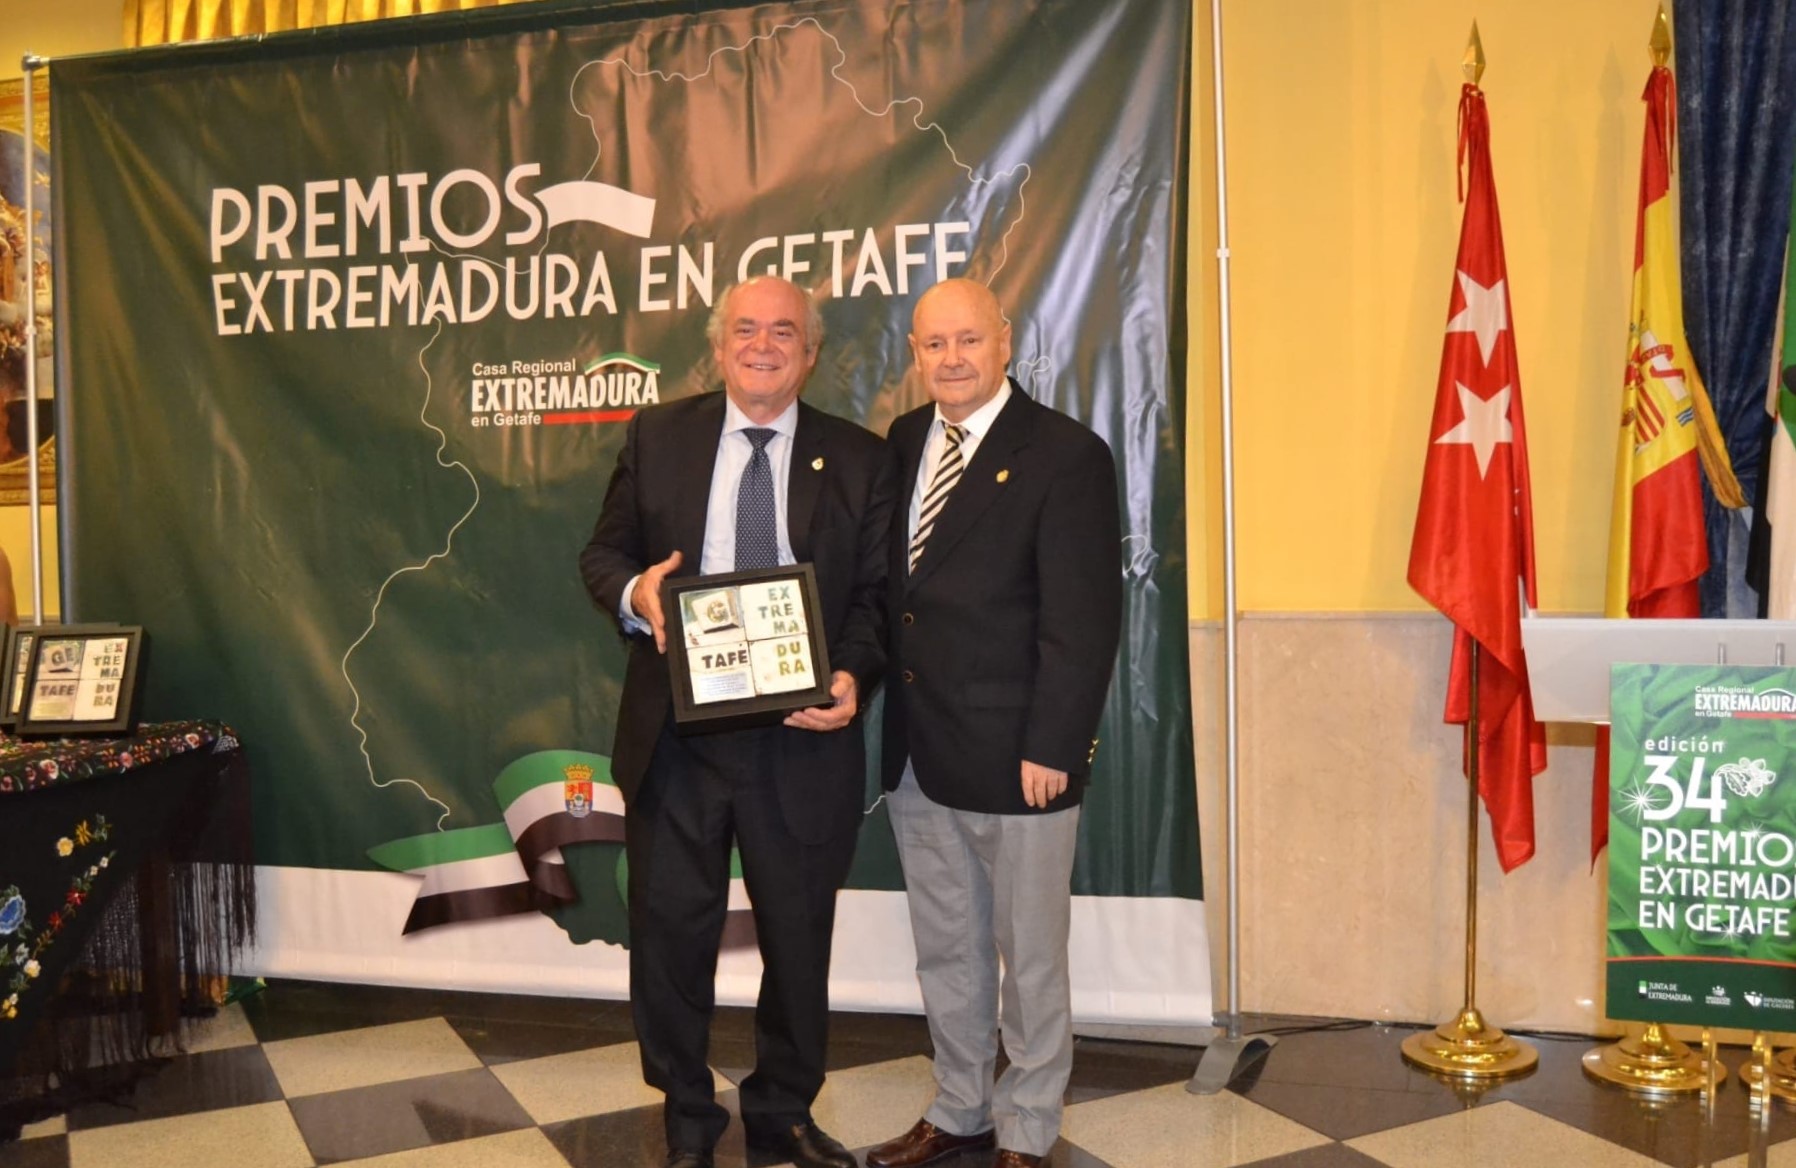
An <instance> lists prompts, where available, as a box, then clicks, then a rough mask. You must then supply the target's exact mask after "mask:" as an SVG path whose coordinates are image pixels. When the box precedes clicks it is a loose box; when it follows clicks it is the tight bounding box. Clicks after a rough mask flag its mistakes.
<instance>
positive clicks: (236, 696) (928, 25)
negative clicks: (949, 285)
mask: <svg viewBox="0 0 1796 1168" xmlns="http://www.w3.org/2000/svg"><path fill="white" fill-rule="evenodd" d="M1189 43H1190V25H1189V12H1188V10H1187V8H1186V6H1185V5H1183V4H1168V3H1165V2H1164V0H1111V2H1107V3H1104V4H1089V3H1084V2H1082V0H1005V2H994V3H981V4H961V3H957V2H953V0H922V2H919V3H905V4H897V3H893V2H890V0H846V2H844V0H832V2H830V3H791V4H784V3H779V4H766V5H758V6H754V7H728V6H707V5H697V6H695V5H693V4H689V3H688V4H678V5H675V4H671V3H661V4H642V3H634V4H611V5H605V4H598V5H594V4H580V5H578V6H573V5H558V4H544V5H528V6H523V7H522V8H505V9H498V10H488V11H484V12H478V13H472V14H455V15H448V16H438V17H420V18H411V19H407V20H404V21H389V22H376V23H374V24H369V25H362V26H351V27H348V28H344V29H340V30H329V31H315V32H311V33H307V34H303V35H284V36H275V37H268V38H257V39H245V40H242V41H234V42H222V43H218V44H211V45H197V46H189V47H183V48H179V49H172V50H154V51H146V52H134V53H129V54H116V55H108V56H102V57H93V58H74V59H69V60H66V61H57V62H55V63H54V64H53V70H52V72H53V82H54V86H55V99H54V102H53V108H52V129H53V139H54V141H53V146H54V149H53V158H54V173H53V195H54V208H55V215H56V222H57V234H56V240H55V243H56V255H55V259H56V264H57V279H58V281H59V301H58V310H59V317H58V321H57V333H56V342H57V346H58V356H59V362H58V378H59V381H58V403H59V408H60V410H61V414H60V416H59V431H58V432H59V439H58V441H59V444H60V445H61V449H60V451H59V456H60V457H61V459H62V473H63V476H64V481H63V484H62V489H63V492H64V493H63V496H62V498H63V500H64V503H63V506H62V510H61V519H62V524H63V531H62V538H63V544H62V547H63V561H62V562H63V566H64V567H63V570H64V574H65V578H64V589H65V594H66V605H67V608H66V611H67V612H68V613H69V614H70V615H71V617H78V618H80V619H84V620H91V619H109V620H119V621H126V622H132V623H141V624H143V625H145V626H146V627H147V628H148V629H149V630H150V631H151V634H152V636H153V639H154V649H153V652H152V654H151V657H150V661H151V665H150V675H149V685H148V699H147V713H148V714H149V715H150V716H152V717H167V716H175V715H193V714H204V715H206V716H208V717H216V718H221V719H224V720H227V721H228V722H229V723H230V724H231V725H233V726H234V727H236V728H237V729H238V731H239V732H240V733H241V736H242V738H243V740H244V742H245V744H246V746H247V748H248V751H249V755H250V758H251V763H252V768H253V771H254V773H255V776H256V781H257V809H256V847H257V854H258V858H259V861H260V862H261V863H262V864H264V865H268V866H270V867H278V868H285V869H326V870H336V871H340V872H351V871H356V870H368V869H373V868H376V867H377V863H376V861H377V860H384V861H385V862H387V863H388V864H389V865H390V866H404V865H405V864H409V863H411V862H413V861H416V862H417V863H420V864H422V863H425V860H424V859H423V857H425V856H427V855H428V856H430V857H434V858H433V859H431V860H430V861H429V862H430V863H431V864H433V865H436V866H437V867H439V868H440V867H441V866H442V865H443V864H451V865H453V864H460V863H464V862H466V863H473V862H475V861H477V860H482V859H484V858H490V857H488V853H489V852H491V851H492V848H491V847H490V846H489V845H490V844H491V841H492V838H493V837H492V836H491V829H492V828H493V827H494V825H496V824H498V823H500V822H501V816H502V813H503V814H504V815H505V816H506V818H507V826H508V827H510V828H511V829H512V834H513V836H514V837H515V836H517V835H518V833H519V824H518V823H517V822H511V821H510V820H511V819H513V818H515V817H513V816H512V815H511V813H510V812H509V811H507V810H506V809H505V808H502V806H501V804H500V800H499V797H498V796H496V795H495V784H496V782H497V781H498V779H499V777H500V776H501V775H502V773H504V772H506V770H507V768H508V767H511V766H513V764H515V763H518V762H519V760H521V759H525V758H526V757H529V756H536V755H539V754H541V753H542V752H545V751H551V752H553V751H567V752H583V753H584V754H585V755H588V756H591V757H592V758H593V759H595V760H596V761H595V762H594V763H592V764H588V765H589V766H599V767H603V765H604V755H606V754H607V752H608V751H609V749H610V745H611V739H612V735H613V730H614V726H613V720H614V716H615V711H616V706H617V697H618V689H619V685H620V682H621V678H622V672H623V652H624V651H623V645H622V642H621V640H620V638H619V637H618V635H617V633H616V632H615V629H614V627H613V625H612V622H611V621H610V620H609V619H608V618H607V617H605V616H604V615H603V614H600V613H597V612H595V611H594V610H593V607H592V605H591V603H590V601H589V600H588V598H587V597H586V595H585V593H584V590H583V589H582V587H581V585H580V582H579V580H578V578H577V576H576V573H575V570H574V555H575V553H576V551H577V550H578V549H579V547H580V546H581V545H582V543H583V542H584V540H585V538H586V535H587V534H588V532H589V531H590V527H591V523H592V520H593V518H594V516H595V515H596V513H597V510H598V507H599V502H600V498H601V496H602V493H603V490H604V486H605V482H606V479H607V476H608V474H609V472H610V469H611V466H612V462H613V458H614V456H615V453H616V451H617V448H618V445H619V443H620V441H621V439H622V437H623V426H622V425H621V424H620V423H622V422H624V421H626V420H627V419H628V418H629V416H630V414H631V412H632V411H633V410H635V409H636V408H639V407H640V406H642V405H645V404H648V403H651V402H654V401H666V400H670V399H672V398H677V397H682V396H685V395H689V394H695V393H702V392H707V391H710V390H713V389H715V388H716V387H717V386H718V384H719V380H718V377H717V373H716V370H715V368H713V363H712V361H711V359H710V353H709V348H708V346H707V345H706V343H705V340H704V336H703V331H704V326H705V320H706V317H707V315H708V312H709V306H710V305H711V304H713V303H714V302H715V300H716V298H717V296H718V295H719V294H720V293H721V292H722V291H723V290H724V289H725V288H726V287H727V286H728V285H729V284H731V283H733V282H735V281H736V280H738V279H741V278H743V277H745V276H747V275H753V274H758V273H763V272H777V273H781V274H784V275H787V276H789V277H790V278H792V279H794V280H796V281H797V282H799V283H801V284H803V285H805V286H807V287H809V288H810V289H811V290H812V291H813V292H814V294H815V295H816V296H817V298H818V299H819V301H820V303H821V305H822V308H823V314H824V319H825V322H826V327H827V332H828V336H827V340H826V342H825V345H824V348H823V352H822V356H821V358H820V360H819V362H818V365H817V369H816V372H815V374H814V376H813V377H812V379H811V382H810V385H809V387H808V388H807V390H806V396H807V398H808V400H810V401H811V402H812V404H814V405H818V406H820V407H821V408H823V409H826V410H829V411H831V412H834V413H837V414H842V415H845V416H848V417H851V418H855V419H857V420H860V421H862V422H863V423H864V424H866V425H867V426H868V427H869V428H871V429H873V430H875V431H876V432H883V431H884V429H885V427H886V425H887V424H888V423H889V422H890V420H891V419H892V418H893V417H894V416H896V415H897V414H898V413H901V412H902V411H904V410H906V409H909V408H911V407H912V406H914V405H917V404H920V403H921V402H922V401H923V400H924V396H923V393H922V390H921V387H920V386H919V384H918V383H917V382H916V380H915V379H914V378H913V377H912V376H911V375H910V359H909V353H908V349H907V346H906V340H905V336H906V333H907V331H908V322H909V316H910V310H911V307H912V305H913V304H914V302H915V300H916V298H917V296H918V295H919V294H920V293H921V292H922V291H923V290H924V289H925V288H927V287H928V286H930V285H931V284H933V283H934V282H936V281H937V280H939V279H942V278H944V277H948V276H955V275H969V276H972V277H974V278H976V279H979V280H981V281H984V282H986V283H988V284H990V286H991V287H992V288H993V289H994V290H995V291H996V292H997V294H998V296H999V299H1000V300H1001V301H1002V302H1003V303H1004V305H1005V306H1006V308H1007V310H1008V312H1009V313H1010V314H1011V316H1012V317H1013V318H1014V321H1015V354H1016V356H1015V361H1014V364H1013V372H1014V374H1015V375H1016V376H1017V377H1018V379H1019V380H1020V381H1021V382H1022V383H1023V385H1024V386H1025V388H1026V389H1028V391H1029V392H1030V393H1032V394H1033V395H1035V396H1037V397H1038V398H1040V399H1042V400H1044V401H1046V402H1047V403H1049V404H1051V405H1053V406H1055V407H1057V408H1060V409H1062V410H1065V411H1066V412H1067V413H1069V414H1072V415H1073V416H1075V417H1077V418H1080V419H1082V420H1084V421H1086V422H1087V423H1089V424H1090V425H1091V426H1092V427H1093V428H1094V429H1095V430H1097V431H1098V433H1100V434H1101V435H1103V436H1104V437H1105V438H1106V439H1107V440H1108V441H1109V443H1110V444H1111V446H1112V448H1113V449H1114V450H1115V452H1116V456H1117V461H1118V464H1119V468H1120V472H1121V475H1122V482H1123V492H1124V504H1123V505H1124V510H1125V515H1124V524H1123V527H1124V531H1125V533H1126V537H1125V546H1124V548H1123V549H1122V553H1123V554H1122V560H1123V563H1124V565H1125V567H1124V571H1125V575H1126V577H1127V585H1128V586H1127V612H1126V623H1125V629H1126V632H1125V642H1124V645H1123V647H1122V650H1121V655H1120V660H1119V663H1118V669H1117V684H1116V686H1115V688H1114V691H1113V695H1112V700H1111V703H1110V706H1109V709H1108V711H1107V712H1106V714H1105V718H1104V724H1103V726H1102V727H1101V729H1100V731H1099V736H1100V738H1101V740H1102V742H1103V744H1104V745H1103V749H1102V750H1101V751H1100V753H1099V755H1098V760H1097V766H1098V769H1097V773H1096V775H1095V781H1094V783H1093V785H1092V788H1091V793H1090V796H1089V799H1088V802H1087V804H1086V806H1087V811H1086V814H1085V818H1084V823H1083V825H1082V826H1083V828H1084V837H1085V838H1084V840H1083V842H1082V846H1081V848H1080V853H1079V861H1078V868H1077V871H1076V875H1075V891H1076V892H1078V893H1080V894H1084V895H1093V896H1102V897H1136V898H1181V899H1192V898H1197V897H1199V896H1200V887H1199V863H1198V854H1197V842H1196V827H1195V823H1196V817H1195V808H1194V780H1193V772H1192V750H1191V747H1192V743H1191V710H1190V694H1189V684H1188V665H1187V659H1186V631H1185V630H1186V618H1185V611H1186V610H1185V580H1186V557H1185V551H1184V532H1183V525H1184V508H1183V499H1184V482H1183V480H1184V465H1183V458H1182V436H1183V429H1184V420H1183V401H1182V392H1183V384H1182V381H1183V375H1184V369H1183V360H1184V358H1183V341H1184V338H1183V320H1184V304H1183V291H1182V289H1183V282H1184V272H1183V256H1184V252H1185V242H1184V225H1183V222H1182V209H1183V207H1184V206H1185V198H1186V196H1185V189H1184V188H1185V161H1184V154H1185V138H1186V132H1187V127H1186V123H1185V114H1186V110H1187V103H1188V85H1189V77H1188V72H1189V59H1188V58H1189ZM1125 65H1126V67H1124V66H1125ZM875 721H876V720H875ZM539 778H541V776H539ZM601 778H603V775H602V774H601ZM553 779H554V776H552V775H550V776H548V778H546V779H542V780H541V781H542V782H543V783H547V784H548V786H546V787H544V788H543V789H544V790H552V787H553ZM586 781H588V782H589V780H586ZM500 785H501V786H503V784H500ZM876 795H877V791H876V785H875V784H873V783H872V782H871V781H870V782H869V793H868V799H867V803H868V805H869V808H870V809H871V810H870V814H869V816H868V819H867V823H866V826H865V830H864V831H863V833H862V844H861V849H860V856H859V859H858V860H857V863H856V867H855V871H854V874H853V876H852V878H851V887H852V888H856V889H868V890H895V889H898V888H899V887H901V882H900V877H899V872H898V868H897V864H896V860H895V852H894V849H893V846H892V844H891V839H890V831H889V828H888V826H887V825H886V823H885V820H884V813H883V809H882V808H879V807H878V806H877V798H876ZM541 810H542V809H541V807H540V806H539V807H538V811H541ZM552 810H553V809H551V811H552ZM612 826H613V827H614V826H615V824H613V825H612ZM461 831H467V832H472V833H474V834H472V835H470V836H467V837H465V838H462V839H459V840H451V841H447V842H446V843H445V841H436V842H435V843H430V842H429V841H425V842H424V843H419V844H415V845H412V844H405V841H419V840H420V837H424V836H428V835H432V834H436V833H446V832H461ZM538 842H542V841H540V840H539V841H538ZM552 842H553V844H554V846H550V847H548V848H547V850H546V851H539V852H536V853H534V854H533V855H534V859H533V856H532V855H525V856H524V858H523V861H522V862H523V863H524V864H530V863H532V862H535V861H542V862H545V863H550V864H559V863H561V861H562V860H563V859H564V858H565V859H566V861H567V869H566V870H567V873H568V875H570V876H571V877H572V882H573V883H574V884H575V885H576V886H578V889H579V899H581V900H586V899H588V898H592V899H593V903H594V905H595V911H599V910H600V909H602V911H599V915H598V916H595V917H593V918H591V919H589V920H587V921H586V922H585V923H584V924H579V923H576V922H571V921H570V920H569V918H568V915H567V914H566V913H562V914H559V915H558V919H559V920H561V921H562V924H563V926H564V927H566V928H567V929H568V931H569V933H570V934H572V935H574V936H575V937H576V938H577V939H581V940H585V939H590V938H591V937H599V938H602V939H604V940H607V941H612V942H620V943H621V942H624V941H626V940H627V939H626V938H625V937H624V936H622V935H621V930H622V926H621V914H619V913H618V912H616V911H615V910H616V907H617V906H616V904H615V902H610V901H608V902H607V903H606V904H605V905H603V906H599V905H598V904H597V901H598V899H600V898H604V897H606V896H609V897H615V896H616V895H617V893H616V888H617V887H618V885H619V877H618V873H617V871H616V862H615V861H616V855H615V853H616V851H617V850H618V845H617V844H616V843H615V842H614V834H613V835H612V836H611V837H610V838H607V836H606V833H603V832H601V833H599V834H597V835H594V834H588V835H586V836H580V835H579V833H572V834H570V835H567V836H566V838H561V837H557V838H556V839H555V840H554V841H552ZM438 844H441V845H443V846H437V845H438ZM391 845H400V846H391ZM371 851H372V852H373V855H374V858H372V859H371V857H370V853H371ZM396 857H405V858H406V859H404V860H398V859H396ZM446 857H447V858H446ZM411 870H413V871H418V870H419V869H418V868H416V867H414V868H412V869H411ZM456 871H463V870H462V869H456ZM445 873H448V876H447V877H445V878H449V877H453V875H454V874H453V872H448V870H447V869H444V870H443V871H439V872H437V873H436V876H445ZM464 875H465V871H464ZM434 878H435V877H433V879H434ZM453 886H454V879H449V883H448V884H447V885H445V884H443V883H442V882H441V881H439V882H438V883H437V884H435V885H433V886H432V887H433V888H436V889H437V890H438V891H439V892H440V891H441V890H442V889H443V888H444V887H450V888H451V889H453ZM515 907H519V908H522V907H526V906H524V905H522V904H519V905H517V906H515ZM539 907H541V906H539ZM320 911H322V910H320ZM366 911H367V910H366V909H363V908H358V907H357V906H355V905H342V906H340V907H339V908H338V909H336V910H334V913H335V915H334V917H333V914H332V913H330V912H326V913H325V914H324V915H325V916H327V917H333V919H337V920H341V919H343V916H344V915H345V914H348V915H353V914H355V913H357V912H366ZM426 915H427V916H428V914H426ZM402 921H403V914H401V919H396V920H393V921H391V922H390V923H389V924H388V925H383V926H382V927H383V928H384V927H390V929H391V930H392V931H393V932H395V933H397V931H398V930H399V929H400V928H401V924H402ZM414 923H416V919H414ZM426 923H430V922H428V921H427V922H426ZM1144 940H1147V941H1151V938H1148V939H1144ZM1117 960H1122V958H1120V957H1119V958H1117ZM904 976H908V974H905V975H904ZM1190 976H1192V977H1197V978H1201V977H1202V976H1203V975H1202V973H1201V972H1200V971H1191V972H1190Z"/></svg>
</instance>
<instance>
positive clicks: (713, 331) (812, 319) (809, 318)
mask: <svg viewBox="0 0 1796 1168" xmlns="http://www.w3.org/2000/svg"><path fill="white" fill-rule="evenodd" d="M756 280H779V281H780V282H781V283H782V284H792V281H790V280H786V279H783V278H781V277H779V276H750V277H749V278H748V279H746V280H744V281H742V283H740V284H731V285H730V286H729V287H728V288H725V289H724V290H723V295H722V296H719V297H718V298H717V306H716V307H715V308H713V309H711V318H710V319H709V320H707V321H705V339H706V340H707V341H710V342H711V344H712V346H713V347H715V346H716V345H717V344H718V343H719V342H721V341H722V340H723V328H724V314H725V313H726V312H728V311H729V307H730V297H731V296H734V295H735V294H736V290H737V289H738V288H746V287H747V286H748V285H750V284H753V283H754V282H755V281H756ZM792 287H794V288H797V289H798V294H799V295H800V296H802V297H804V347H805V351H806V352H810V353H815V352H816V351H817V350H818V349H819V348H821V347H822V345H823V311H822V310H821V309H819V308H818V307H817V298H816V297H815V296H812V295H811V293H810V291H809V290H808V289H806V288H804V287H803V286H801V285H798V284H792Z"/></svg>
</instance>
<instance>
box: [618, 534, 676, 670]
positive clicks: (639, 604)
mask: <svg viewBox="0 0 1796 1168" xmlns="http://www.w3.org/2000/svg"><path fill="white" fill-rule="evenodd" d="M679 566H680V553H679V551H678V549H675V551H674V553H673V554H672V555H670V556H668V557H667V558H666V559H665V560H662V561H661V562H660V563H659V564H656V565H654V566H653V567H651V568H649V569H647V570H646V571H644V572H643V574H642V575H640V576H638V577H636V588H635V589H634V590H633V591H632V592H631V593H630V611H632V612H634V613H635V614H636V617H637V619H638V620H641V621H644V622H646V623H647V624H648V626H649V628H651V629H653V630H654V633H655V649H656V651H657V652H661V653H665V652H667V618H666V617H665V616H663V615H662V612H661V581H663V580H665V579H667V577H668V575H669V574H670V573H672V572H673V571H674V570H676V569H677V568H679Z"/></svg>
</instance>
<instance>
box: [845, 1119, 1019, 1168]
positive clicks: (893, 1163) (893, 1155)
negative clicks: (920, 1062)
mask: <svg viewBox="0 0 1796 1168" xmlns="http://www.w3.org/2000/svg"><path fill="white" fill-rule="evenodd" d="M995 1142H997V1141H996V1140H995V1138H994V1136H993V1133H991V1132H988V1131H985V1132H978V1133H977V1134H974V1135H970V1136H957V1135H955V1134H954V1133H953V1132H945V1131H943V1130H942V1129H941V1128H939V1127H937V1126H935V1124H933V1123H930V1122H929V1121H928V1120H927V1119H919V1120H918V1121H917V1122H916V1123H914V1124H912V1125H911V1129H910V1130H909V1131H907V1132H905V1133H904V1134H903V1135H901V1136H899V1137H898V1138H897V1139H895V1140H889V1141H887V1142H886V1143H883V1144H881V1145H879V1146H878V1147H877V1148H874V1149H872V1150H871V1151H869V1152H868V1153H867V1168H921V1165H924V1164H933V1163H935V1162H936V1161H937V1160H940V1159H942V1158H943V1157H945V1156H952V1155H954V1154H955V1153H956V1152H965V1151H968V1150H969V1149H973V1148H989V1147H991V1146H992V1144H994V1143H995Z"/></svg>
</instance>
